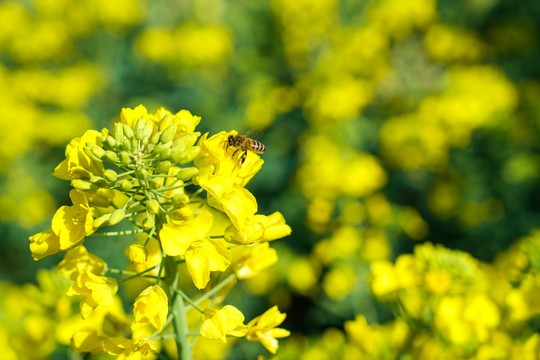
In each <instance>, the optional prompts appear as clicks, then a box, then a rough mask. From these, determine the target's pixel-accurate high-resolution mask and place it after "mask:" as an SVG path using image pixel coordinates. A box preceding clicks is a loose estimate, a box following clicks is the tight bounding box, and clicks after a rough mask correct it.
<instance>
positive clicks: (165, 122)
mask: <svg viewBox="0 0 540 360" xmlns="http://www.w3.org/2000/svg"><path fill="white" fill-rule="evenodd" d="M172 123H173V116H172V115H171V114H167V115H165V116H164V117H163V119H161V120H160V121H159V131H163V130H165V129H166V128H168V127H169V126H170V125H171V124H172Z"/></svg>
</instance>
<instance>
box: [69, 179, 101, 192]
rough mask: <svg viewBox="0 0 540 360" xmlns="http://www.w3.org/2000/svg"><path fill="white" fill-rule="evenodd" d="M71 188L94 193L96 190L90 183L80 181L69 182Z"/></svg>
mask: <svg viewBox="0 0 540 360" xmlns="http://www.w3.org/2000/svg"><path fill="white" fill-rule="evenodd" d="M71 186H73V187H74V188H75V189H77V190H81V191H88V192H95V191H96V190H97V189H98V188H97V186H96V185H94V184H92V183H91V182H90V181H87V180H82V179H74V180H71Z"/></svg>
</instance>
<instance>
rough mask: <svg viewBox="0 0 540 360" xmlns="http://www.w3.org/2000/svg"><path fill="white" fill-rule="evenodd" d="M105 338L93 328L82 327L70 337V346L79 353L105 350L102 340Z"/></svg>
mask: <svg viewBox="0 0 540 360" xmlns="http://www.w3.org/2000/svg"><path fill="white" fill-rule="evenodd" d="M106 339H107V338H106V337H105V336H101V335H99V334H98V332H97V331H96V330H93V329H83V330H79V331H77V332H75V333H74V334H73V336H72V337H71V347H73V349H75V351H77V352H80V353H85V352H90V353H98V352H103V351H105V348H104V341H105V340H106Z"/></svg>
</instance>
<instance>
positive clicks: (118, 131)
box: [113, 123, 124, 142]
mask: <svg viewBox="0 0 540 360" xmlns="http://www.w3.org/2000/svg"><path fill="white" fill-rule="evenodd" d="M113 134H114V139H115V140H116V141H117V142H122V141H123V140H124V130H123V127H122V123H116V124H114V126H113Z"/></svg>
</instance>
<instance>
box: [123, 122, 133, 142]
mask: <svg viewBox="0 0 540 360" xmlns="http://www.w3.org/2000/svg"><path fill="white" fill-rule="evenodd" d="M122 125H123V128H122V129H123V130H124V135H125V136H126V138H128V139H133V129H132V128H131V127H130V126H129V125H128V124H122Z"/></svg>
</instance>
